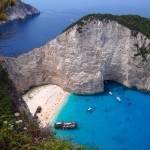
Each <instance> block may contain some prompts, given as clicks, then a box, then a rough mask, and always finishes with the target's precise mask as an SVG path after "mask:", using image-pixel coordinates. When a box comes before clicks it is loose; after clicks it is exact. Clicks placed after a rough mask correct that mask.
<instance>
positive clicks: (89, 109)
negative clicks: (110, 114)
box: [87, 107, 95, 112]
mask: <svg viewBox="0 0 150 150" xmlns="http://www.w3.org/2000/svg"><path fill="white" fill-rule="evenodd" d="M94 110H95V107H89V108H88V109H87V111H88V112H93V111H94Z"/></svg>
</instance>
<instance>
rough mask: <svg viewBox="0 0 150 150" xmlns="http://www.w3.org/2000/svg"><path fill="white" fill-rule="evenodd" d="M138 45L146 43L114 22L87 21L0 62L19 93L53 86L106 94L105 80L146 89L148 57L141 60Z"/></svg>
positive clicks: (148, 84)
mask: <svg viewBox="0 0 150 150" xmlns="http://www.w3.org/2000/svg"><path fill="white" fill-rule="evenodd" d="M137 45H138V47H139V48H140V47H142V46H143V45H144V47H145V48H146V47H147V46H149V45H150V39H148V38H147V37H146V36H144V35H143V34H141V33H136V35H135V34H133V31H131V30H130V29H128V28H127V27H125V26H123V25H120V24H119V23H117V22H116V21H91V22H89V23H87V24H86V25H84V26H83V28H82V32H79V31H78V25H75V26H73V27H72V28H70V29H69V30H67V31H66V32H64V33H62V34H61V35H60V36H58V37H57V38H56V39H54V40H52V41H50V42H48V43H47V44H45V45H44V46H43V47H41V48H37V49H34V50H32V51H31V52H29V53H26V54H23V55H20V56H19V57H17V58H1V61H2V62H3V66H4V67H5V68H6V69H7V70H8V72H9V74H10V77H11V79H12V80H13V81H14V84H15V85H16V87H17V89H18V91H20V92H24V91H25V90H28V89H29V88H30V87H32V86H39V85H43V84H56V85H59V86H61V87H62V88H63V89H65V90H67V91H69V92H73V93H77V94H94V93H98V92H102V91H103V90H104V84H103V83H104V80H114V81H117V82H119V83H122V84H123V85H125V86H127V87H135V88H137V89H140V90H146V91H150V55H149V54H148V55H147V58H146V60H143V57H142V56H141V55H138V56H135V55H136V54H137V53H138V48H137Z"/></svg>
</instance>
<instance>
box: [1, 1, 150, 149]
mask: <svg viewBox="0 0 150 150" xmlns="http://www.w3.org/2000/svg"><path fill="white" fill-rule="evenodd" d="M24 1H25V2H27V3H30V4H32V5H34V6H36V7H37V8H38V9H39V10H40V11H41V14H40V15H39V16H35V17H30V18H28V19H26V20H21V21H20V20H19V21H14V22H11V23H8V24H5V25H1V26H0V55H5V56H17V55H19V54H22V53H25V52H28V51H30V50H32V49H33V48H36V47H40V46H42V45H43V44H45V43H46V42H48V41H50V40H52V39H53V38H55V37H56V36H57V35H59V34H60V33H61V32H62V31H63V30H64V29H65V28H66V27H67V26H68V25H70V24H71V23H73V22H74V21H76V20H77V19H79V18H80V17H81V16H83V15H86V14H89V13H112V14H118V15H121V14H138V15H141V16H145V17H149V18H150V1H149V0H124V1H121V0H105V1H102V0H75V1H71V0H44V1H43V0H24ZM105 88H106V90H105V93H103V94H99V95H94V96H77V95H70V96H69V98H68V100H67V103H66V104H65V105H64V107H63V108H62V110H61V111H60V113H59V114H58V116H57V117H56V118H55V120H56V121H76V122H77V123H78V124H79V128H78V130H73V131H57V132H56V135H57V136H60V137H65V138H66V139H68V140H71V141H73V142H75V143H79V144H85V145H87V146H88V147H94V146H98V147H100V148H101V150H150V94H145V93H142V92H140V91H136V90H131V89H128V88H125V87H124V86H121V85H120V84H117V83H114V82H109V83H107V84H106V85H105ZM108 91H112V93H113V96H111V95H109V94H108ZM116 96H120V97H121V99H122V102H121V103H119V102H118V101H117V100H116ZM89 107H95V111H94V112H93V113H88V112H87V109H88V108H89Z"/></svg>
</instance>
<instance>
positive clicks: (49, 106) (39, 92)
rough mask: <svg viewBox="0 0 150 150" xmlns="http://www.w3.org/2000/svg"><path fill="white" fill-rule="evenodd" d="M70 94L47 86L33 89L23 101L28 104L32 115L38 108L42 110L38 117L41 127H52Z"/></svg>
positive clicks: (58, 88) (54, 86)
mask: <svg viewBox="0 0 150 150" xmlns="http://www.w3.org/2000/svg"><path fill="white" fill-rule="evenodd" d="M68 95H69V93H67V92H66V91H64V90H63V89H61V88H60V87H59V86H56V85H45V86H41V87H37V88H33V89H32V90H30V91H29V92H27V93H26V94H25V95H23V99H24V101H25V103H26V104H27V106H28V108H29V110H30V112H31V113H32V115H34V113H35V112H36V110H37V108H38V106H40V107H41V108H42V111H41V113H39V114H38V115H37V116H38V118H39V121H40V126H41V127H46V126H48V125H50V124H51V123H52V121H53V119H54V118H55V116H56V115H57V114H58V112H59V111H60V109H61V108H62V106H63V104H64V103H65V102H66V100H67V96H68Z"/></svg>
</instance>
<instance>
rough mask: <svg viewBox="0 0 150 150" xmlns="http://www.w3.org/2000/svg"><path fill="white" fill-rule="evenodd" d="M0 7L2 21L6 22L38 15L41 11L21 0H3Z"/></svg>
mask: <svg viewBox="0 0 150 150" xmlns="http://www.w3.org/2000/svg"><path fill="white" fill-rule="evenodd" d="M0 7H1V10H0V12H1V21H0V23H6V22H8V21H13V20H16V19H25V18H26V17H27V16H32V15H38V14H39V13H40V12H39V10H37V9H36V8H34V7H33V6H31V5H29V4H26V3H24V2H22V1H21V0H5V1H2V2H1V5H0Z"/></svg>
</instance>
